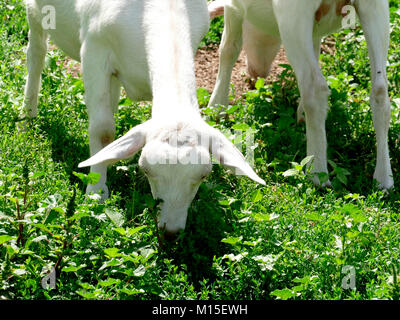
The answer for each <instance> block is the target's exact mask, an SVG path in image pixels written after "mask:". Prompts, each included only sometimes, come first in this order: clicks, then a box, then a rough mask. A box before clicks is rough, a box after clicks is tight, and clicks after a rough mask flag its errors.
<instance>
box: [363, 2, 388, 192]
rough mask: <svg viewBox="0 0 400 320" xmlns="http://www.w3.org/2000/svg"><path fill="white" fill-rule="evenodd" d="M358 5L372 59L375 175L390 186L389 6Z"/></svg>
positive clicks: (385, 186)
mask: <svg viewBox="0 0 400 320" xmlns="http://www.w3.org/2000/svg"><path fill="white" fill-rule="evenodd" d="M356 8H357V11H358V15H359V17H360V21H361V24H362V27H363V30H364V34H365V37H366V40H367V43H368V51H369V57H370V63H371V79H372V90H371V97H370V103H371V108H372V114H373V122H374V127H375V131H376V141H377V160H376V168H375V173H374V178H375V179H376V180H377V181H378V183H379V186H380V187H381V188H384V189H390V188H391V187H393V174H392V169H391V166H390V158H389V146H388V131H389V126H390V101H389V95H388V84H387V76H386V62H387V54H388V48H389V34H390V22H389V7H388V2H387V1H386V0H362V1H357V2H356Z"/></svg>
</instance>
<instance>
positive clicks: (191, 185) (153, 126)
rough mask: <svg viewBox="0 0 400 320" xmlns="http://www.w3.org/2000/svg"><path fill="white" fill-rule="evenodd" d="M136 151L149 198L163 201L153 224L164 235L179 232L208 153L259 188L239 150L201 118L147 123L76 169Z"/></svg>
mask: <svg viewBox="0 0 400 320" xmlns="http://www.w3.org/2000/svg"><path fill="white" fill-rule="evenodd" d="M140 149H143V150H142V154H141V156H140V159H139V166H140V168H141V169H142V170H143V172H144V173H145V174H146V176H147V178H148V181H149V183H150V186H151V191H152V194H153V197H154V198H158V199H161V200H163V202H162V204H161V214H160V216H159V218H158V226H159V227H160V228H162V229H165V231H166V232H167V233H176V232H178V231H179V230H181V229H184V228H185V225H186V218H187V210H188V208H189V206H190V203H191V202H192V200H193V198H194V196H195V195H196V192H197V190H198V188H199V186H200V184H201V182H202V181H203V180H204V179H205V178H206V177H207V176H208V175H209V173H210V172H211V169H212V164H211V154H212V155H213V156H214V158H215V159H216V160H217V161H219V162H220V163H221V164H223V165H225V166H226V167H228V168H230V169H231V170H234V172H235V173H236V174H238V175H246V176H248V177H249V178H251V179H253V180H254V181H256V182H259V183H261V184H265V182H264V180H262V179H261V178H260V177H258V176H257V174H256V173H255V172H254V171H253V169H252V168H251V167H250V165H249V164H248V163H247V162H246V161H245V159H244V157H243V155H242V154H241V153H240V152H239V150H238V149H237V148H236V147H235V146H234V145H233V144H232V143H231V142H230V141H229V140H228V139H227V138H226V137H225V136H224V135H223V134H222V133H221V132H219V131H218V130H216V129H214V128H212V127H211V126H209V125H208V124H206V123H205V122H204V121H202V120H201V119H198V120H195V121H193V120H191V121H173V122H171V123H170V124H166V123H165V122H162V123H161V122H159V121H156V120H154V119H153V120H149V121H147V122H145V123H143V124H141V125H139V126H137V127H135V128H133V129H131V130H130V131H129V132H128V133H127V134H125V135H124V136H123V137H121V138H119V139H118V140H116V141H114V142H113V143H111V144H109V145H108V146H107V147H105V148H104V149H102V150H101V151H99V152H98V153H97V154H95V155H94V156H93V157H91V158H90V159H88V160H86V161H84V162H82V163H81V164H80V165H79V167H86V166H92V165H96V164H100V163H107V164H111V163H113V162H116V161H118V160H122V159H127V158H130V157H132V156H133V155H134V154H135V153H136V152H138V151H139V150H140Z"/></svg>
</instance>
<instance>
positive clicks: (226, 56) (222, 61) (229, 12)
mask: <svg viewBox="0 0 400 320" xmlns="http://www.w3.org/2000/svg"><path fill="white" fill-rule="evenodd" d="M224 23H225V24H224V32H223V35H222V40H221V46H220V50H219V54H220V56H219V68H218V75H217V81H216V84H215V87H214V91H213V93H212V95H211V98H210V102H209V104H208V105H209V106H215V105H217V104H221V105H225V106H227V105H228V104H229V84H230V81H231V76H232V69H233V66H234V65H235V62H236V61H237V59H238V57H239V54H240V51H241V49H242V24H243V15H242V12H240V10H237V9H236V8H232V7H231V6H225V18H224Z"/></svg>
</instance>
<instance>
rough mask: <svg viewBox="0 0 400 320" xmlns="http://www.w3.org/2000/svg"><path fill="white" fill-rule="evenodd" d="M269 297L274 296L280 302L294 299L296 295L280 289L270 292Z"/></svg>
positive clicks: (290, 291)
mask: <svg viewBox="0 0 400 320" xmlns="http://www.w3.org/2000/svg"><path fill="white" fill-rule="evenodd" d="M271 295H273V296H276V297H277V298H279V299H281V300H288V299H290V298H294V297H296V293H295V292H294V291H293V290H290V289H288V288H285V289H282V290H279V289H277V290H274V291H272V292H271Z"/></svg>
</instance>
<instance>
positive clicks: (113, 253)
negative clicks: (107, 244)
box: [104, 248, 121, 258]
mask: <svg viewBox="0 0 400 320" xmlns="http://www.w3.org/2000/svg"><path fill="white" fill-rule="evenodd" d="M119 251H120V249H118V248H108V249H104V253H105V254H106V255H108V256H109V257H110V258H115V257H119V256H121V254H120V253H119Z"/></svg>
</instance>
